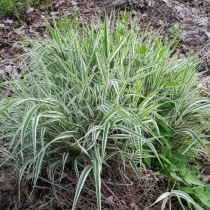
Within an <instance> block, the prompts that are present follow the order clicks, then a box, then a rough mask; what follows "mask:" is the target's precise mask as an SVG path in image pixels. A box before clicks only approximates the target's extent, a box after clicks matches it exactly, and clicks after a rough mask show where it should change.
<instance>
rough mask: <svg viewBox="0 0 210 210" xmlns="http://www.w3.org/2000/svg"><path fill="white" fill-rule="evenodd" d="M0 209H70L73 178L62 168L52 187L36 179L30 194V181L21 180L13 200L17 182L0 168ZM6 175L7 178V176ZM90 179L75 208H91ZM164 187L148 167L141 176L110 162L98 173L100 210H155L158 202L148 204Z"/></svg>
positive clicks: (94, 201)
mask: <svg viewBox="0 0 210 210" xmlns="http://www.w3.org/2000/svg"><path fill="white" fill-rule="evenodd" d="M0 171H1V174H2V176H1V179H0V184H1V187H0V209H4V210H9V209H10V210H11V209H12V210H13V209H14V210H15V209H18V210H19V209H24V210H29V209H30V210H35V209H39V210H49V209H52V210H60V209H71V206H72V200H73V196H74V191H75V186H76V183H77V178H76V176H75V174H72V173H70V172H66V173H65V174H64V177H63V179H62V181H61V182H60V183H58V181H56V180H55V185H54V189H52V188H51V186H50V184H49V183H48V182H49V180H47V179H42V180H40V182H39V184H38V186H37V187H36V188H35V189H34V192H33V193H32V194H31V190H32V188H31V186H30V184H27V183H24V184H22V187H21V189H22V195H21V202H20V203H18V200H17V184H16V177H15V174H14V172H13V171H12V170H11V169H9V168H1V169H0ZM8 177H9V178H8ZM94 191H95V189H94V184H93V180H92V179H91V178H90V179H88V180H87V181H86V184H85V187H84V189H83V191H82V193H81V197H80V200H79V203H78V206H77V209H78V210H84V209H89V210H95V209H96V208H95V207H96V198H95V192H94ZM165 191H166V186H165V180H164V177H163V176H161V175H159V174H158V173H154V172H152V171H150V170H148V171H147V172H142V175H141V178H137V176H136V174H135V173H134V172H133V170H132V169H131V168H129V167H126V168H124V167H122V166H119V165H118V164H112V165H111V166H110V168H109V170H104V173H103V174H102V203H103V207H102V209H104V210H128V209H132V210H156V209H160V205H159V204H157V205H155V206H152V207H149V206H150V205H151V204H152V203H153V202H154V201H155V200H156V199H157V198H158V197H159V196H160V195H161V194H162V193H164V192H165Z"/></svg>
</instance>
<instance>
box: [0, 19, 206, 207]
mask: <svg viewBox="0 0 210 210" xmlns="http://www.w3.org/2000/svg"><path fill="white" fill-rule="evenodd" d="M128 19H129V18H128V16H127V15H124V16H123V17H122V18H121V20H116V21H112V23H110V20H109V19H108V18H107V19H106V20H105V22H104V23H102V24H99V25H98V26H90V27H87V26H79V24H78V23H77V21H76V20H75V19H73V20H72V21H70V22H69V21H68V20H67V19H65V18H64V19H62V20H61V21H59V22H57V23H54V26H53V27H49V32H50V37H49V38H45V39H43V38H41V37H37V38H35V39H32V40H31V39H28V40H27V42H28V43H29V44H30V46H31V47H30V49H26V50H28V51H27V55H28V56H29V58H30V60H31V63H30V65H29V66H28V68H27V69H25V70H24V71H22V73H21V74H20V75H19V76H15V77H14V78H13V79H12V80H10V81H6V82H4V83H2V84H1V86H2V88H8V87H10V88H11V91H12V92H13V94H12V96H11V97H6V96H2V99H1V102H0V134H1V137H0V138H1V139H9V140H10V146H9V147H8V148H5V147H1V151H2V152H4V154H5V155H6V157H7V161H10V162H11V163H12V164H13V165H14V167H15V168H16V169H17V174H18V179H19V183H20V182H21V180H22V179H23V178H24V177H25V176H26V175H28V174H30V176H29V177H30V179H31V182H32V183H33V185H34V186H36V184H37V181H38V180H39V178H40V177H42V176H46V173H47V174H48V179H50V180H51V181H52V182H53V179H54V178H55V177H59V176H60V178H61V179H62V171H63V170H65V168H66V167H68V168H69V169H72V170H74V171H75V173H76V174H77V176H78V183H77V187H76V189H75V197H74V202H73V206H72V209H76V204H77V201H78V199H79V196H80V192H81V190H82V188H83V186H84V184H85V181H86V178H87V177H88V176H92V177H94V182H95V191H96V200H97V209H99V210H100V209H101V208H102V207H101V206H102V203H101V173H103V170H104V168H106V170H109V167H108V163H109V161H112V160H118V161H120V162H122V163H123V164H130V166H131V167H132V168H133V170H134V171H135V172H136V174H137V176H141V172H142V170H146V168H150V169H153V170H155V171H160V172H161V173H163V174H164V175H166V177H167V178H168V183H169V188H170V189H171V190H172V191H170V192H168V193H166V194H164V195H162V197H160V198H159V199H158V200H157V202H158V201H163V205H162V207H163V208H164V207H165V204H166V202H167V201H169V200H170V197H171V196H175V197H177V198H178V200H179V201H180V205H181V206H182V207H183V209H191V208H195V209H204V208H205V209H208V208H209V206H210V201H209V198H210V196H208V195H210V189H209V187H208V185H206V184H205V183H203V182H202V181H201V180H200V179H199V170H200V166H199V161H198V159H199V158H200V156H201V154H202V155H204V156H206V157H208V148H209V145H208V142H207V141H206V139H207V137H208V134H209V130H210V121H209V116H210V100H209V99H208V98H204V97H201V96H200V95H199V90H198V88H197V83H198V76H197V71H196V70H197V66H198V64H199V60H198V59H197V57H189V58H186V59H184V58H182V59H181V58H179V56H178V54H177V53H176V52H175V43H176V42H175V41H174V40H173V41H171V42H168V43H163V42H162V41H161V40H160V38H159V35H158V33H157V34H154V33H150V32H145V31H144V32H142V31H140V30H139V29H138V27H135V26H134V25H132V24H131V23H130V22H129V20H128ZM187 193H188V194H187ZM202 193H203V195H202ZM183 200H185V201H183Z"/></svg>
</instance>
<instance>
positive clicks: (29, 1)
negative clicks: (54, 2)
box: [0, 0, 43, 18]
mask: <svg viewBox="0 0 210 210" xmlns="http://www.w3.org/2000/svg"><path fill="white" fill-rule="evenodd" d="M41 2H43V1H42V0H0V17H5V16H9V17H15V18H20V16H21V15H22V14H23V13H24V11H25V10H26V9H27V7H29V6H35V5H38V4H40V3H41Z"/></svg>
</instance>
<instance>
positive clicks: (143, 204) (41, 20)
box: [0, 0, 210, 210]
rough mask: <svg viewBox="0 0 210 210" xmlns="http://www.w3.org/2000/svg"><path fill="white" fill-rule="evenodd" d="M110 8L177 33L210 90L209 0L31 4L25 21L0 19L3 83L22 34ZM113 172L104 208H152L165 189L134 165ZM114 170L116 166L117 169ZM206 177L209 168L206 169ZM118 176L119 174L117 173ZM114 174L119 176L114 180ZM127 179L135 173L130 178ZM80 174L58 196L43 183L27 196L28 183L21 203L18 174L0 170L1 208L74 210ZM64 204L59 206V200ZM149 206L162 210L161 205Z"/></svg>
mask: <svg viewBox="0 0 210 210" xmlns="http://www.w3.org/2000/svg"><path fill="white" fill-rule="evenodd" d="M112 10H115V11H116V10H122V11H124V10H126V11H130V12H131V13H132V15H133V17H134V19H135V21H136V22H137V23H138V24H139V26H140V27H142V28H144V27H145V26H148V24H149V25H150V26H151V28H153V29H159V28H161V29H162V34H163V38H164V39H170V38H171V37H173V36H174V35H175V33H179V38H180V49H179V50H180V54H181V55H182V56H185V55H187V54H192V53H198V54H199V56H200V57H201V58H202V65H201V67H200V71H201V72H203V73H204V74H203V76H202V77H201V88H202V90H203V91H204V92H210V91H209V90H210V82H209V81H210V79H209V76H208V75H210V1H209V0H203V1H200V0H176V1H175V0H104V1H102V0H89V1H86V0H53V1H52V3H50V4H47V5H42V6H40V7H38V8H28V9H27V11H26V14H25V17H24V19H23V20H21V21H18V20H13V19H9V18H5V19H1V20H0V81H2V80H4V77H5V76H9V75H10V74H16V73H18V72H19V71H21V68H23V66H24V65H26V64H25V63H23V62H22V59H21V57H20V56H21V54H22V47H23V43H22V42H21V39H22V38H21V37H22V36H23V35H28V36H35V35H36V34H39V35H41V36H43V37H45V36H47V32H46V28H45V22H46V20H48V21H50V20H52V18H53V17H56V18H59V17H62V16H64V15H65V16H68V17H71V16H72V15H73V14H75V12H79V13H80V16H79V17H80V19H81V21H83V22H85V23H88V22H90V21H97V19H98V18H99V17H101V18H102V17H103V16H104V15H105V13H106V14H109V13H110V12H111V11H112ZM113 168H114V169H115V170H111V174H104V175H103V176H104V177H103V192H102V193H103V203H104V207H103V209H105V210H108V209H113V210H115V209H116V210H117V209H133V210H141V209H145V210H146V209H149V208H148V207H149V205H151V203H153V202H154V201H155V200H156V198H157V197H158V196H159V195H161V194H162V193H163V192H165V190H166V186H165V185H164V178H163V177H161V176H160V175H159V174H154V173H153V172H152V171H149V172H148V173H147V174H144V175H143V176H142V178H141V179H138V178H135V177H136V175H135V174H133V172H132V171H131V170H130V169H127V170H126V171H124V173H123V174H122V173H121V172H122V171H123V170H122V168H121V167H120V166H118V167H116V166H115V167H113ZM113 168H112V169H113ZM207 172H208V173H209V174H208V173H206V174H207V175H206V176H207V178H209V175H210V172H209V171H207ZM116 174H119V176H118V177H116ZM113 177H115V180H112V179H113ZM128 177H131V178H130V180H129V179H128ZM75 183H76V177H75V175H72V174H70V173H66V174H65V177H64V179H63V181H62V188H58V187H55V188H56V192H57V194H56V196H55V194H54V196H52V195H53V193H55V192H53V191H52V190H50V188H49V186H48V185H47V184H46V182H44V184H43V183H42V186H41V187H38V188H37V189H35V191H34V193H33V194H32V195H30V194H29V192H30V186H29V185H28V184H26V183H25V184H23V185H22V187H23V189H24V190H23V195H22V202H21V203H19V204H18V201H17V183H16V175H15V172H14V171H12V170H11V169H10V167H1V168H0V209H2V210H7V209H31V210H33V209H70V206H71V201H72V197H73V191H74V188H75ZM88 183H89V187H90V189H92V191H91V190H84V193H83V196H82V199H81V201H80V203H79V206H80V208H78V209H94V204H95V201H94V200H95V194H94V189H93V185H92V184H91V183H92V182H91V180H89V181H88ZM56 199H57V200H59V202H60V204H61V205H60V206H58V205H57V203H58V201H57V200H56ZM150 209H159V206H156V207H151V208H150Z"/></svg>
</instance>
